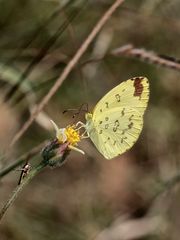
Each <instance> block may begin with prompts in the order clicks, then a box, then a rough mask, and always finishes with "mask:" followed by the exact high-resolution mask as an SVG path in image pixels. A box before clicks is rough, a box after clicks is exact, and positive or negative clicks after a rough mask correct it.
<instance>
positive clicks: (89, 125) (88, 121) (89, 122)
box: [85, 113, 93, 132]
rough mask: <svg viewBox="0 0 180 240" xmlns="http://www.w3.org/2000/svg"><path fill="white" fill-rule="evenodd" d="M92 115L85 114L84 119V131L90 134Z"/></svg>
mask: <svg viewBox="0 0 180 240" xmlns="http://www.w3.org/2000/svg"><path fill="white" fill-rule="evenodd" d="M92 118H93V115H92V113H86V115H85V119H86V127H85V128H86V130H87V131H88V132H90V131H91V130H92V129H93V121H92Z"/></svg>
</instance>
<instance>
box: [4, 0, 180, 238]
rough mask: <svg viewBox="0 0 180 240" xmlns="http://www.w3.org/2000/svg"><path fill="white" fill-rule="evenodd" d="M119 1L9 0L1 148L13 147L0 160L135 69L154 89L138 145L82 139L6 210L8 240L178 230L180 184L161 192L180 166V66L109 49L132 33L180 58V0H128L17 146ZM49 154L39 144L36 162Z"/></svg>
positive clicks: (7, 183) (11, 177) (8, 180)
mask: <svg viewBox="0 0 180 240" xmlns="http://www.w3.org/2000/svg"><path fill="white" fill-rule="evenodd" d="M113 2H114V1H112V0H96V1H95V0H89V1H86V0H76V1H73V0H69V1H68V0H64V1H63V0H59V1H58V0H57V1H56V0H39V1H35V0H16V1H5V0H0V36H1V37H0V94H1V95H0V100H1V104H0V113H1V117H0V146H1V149H0V150H1V154H2V156H3V155H4V154H7V152H8V157H6V158H3V157H2V159H1V161H0V168H1V169H3V168H4V167H6V166H7V165H9V164H10V163H13V162H14V161H16V159H17V158H18V156H20V155H21V154H23V153H25V152H26V151H29V150H30V149H32V148H33V147H34V146H36V145H38V144H39V143H41V142H42V141H43V140H46V139H51V138H53V137H54V135H55V134H54V131H53V129H52V128H51V125H50V122H49V119H53V120H54V121H55V122H56V123H57V124H58V125H59V126H60V127H65V126H67V125H68V124H70V123H72V122H73V119H72V113H71V112H70V113H67V114H62V111H63V110H65V109H68V108H78V107H79V106H80V105H81V104H82V103H88V104H89V108H90V110H92V109H93V106H95V104H96V103H97V101H98V100H99V99H100V98H101V97H102V96H103V95H104V94H105V93H106V92H107V91H109V90H110V89H111V88H112V87H114V86H116V85H118V84H119V83H120V82H122V81H124V80H126V79H128V78H131V77H134V76H146V77H147V78H148V79H149V81H150V91H151V92H150V102H149V106H148V109H147V112H146V114H145V118H144V128H143V131H142V134H141V135H140V138H139V140H138V142H137V143H136V144H135V145H134V146H133V148H132V149H131V150H129V151H128V152H127V153H125V154H123V155H122V156H120V157H117V158H115V159H113V160H112V161H106V160H105V159H104V158H103V157H102V156H101V155H100V154H99V153H98V151H97V150H96V149H95V147H94V146H93V144H92V143H91V142H90V140H84V141H82V142H81V144H80V147H81V149H83V150H84V151H85V152H86V155H85V156H82V155H81V154H79V153H74V152H72V153H71V154H70V156H69V157H68V161H67V163H66V164H65V165H63V166H62V167H61V168H55V169H50V168H46V169H45V170H44V171H42V172H41V173H40V174H39V175H38V176H36V177H35V178H34V179H33V181H32V182H31V183H30V184H29V185H28V186H27V187H26V189H25V190H24V191H23V192H22V193H21V194H20V196H19V197H18V199H17V201H16V202H15V204H14V205H13V206H12V207H11V208H10V209H9V210H8V212H7V214H6V215H5V217H4V219H3V220H2V223H1V225H0V239H1V240H9V239H13V240H41V239H43V240H46V239H48V240H71V239H72V240H76V239H77V240H80V239H98V240H106V239H108V240H110V239H119V240H121V239H122V240H126V239H128V240H130V239H141V240H142V239H144V240H146V239H155V240H157V239H163V240H165V239H170V240H179V234H180V230H179V223H180V217H179V216H180V214H179V198H180V191H179V187H178V184H177V185H176V187H175V188H172V189H171V191H167V192H166V193H165V194H161V195H160V196H158V197H156V198H153V196H154V195H155V194H156V191H157V189H158V188H159V186H160V184H161V183H162V182H164V181H168V180H169V179H171V178H173V176H176V175H177V174H178V173H179V168H180V166H179V156H180V147H179V146H180V140H179V135H180V124H179V117H180V108H179V104H180V72H179V71H178V70H175V69H170V68H167V67H163V66H158V65H157V64H151V63H148V62H146V61H140V59H138V58H127V57H124V56H119V57H117V56H113V55H112V54H110V53H111V51H112V50H114V49H115V48H118V47H121V46H123V45H126V44H129V43H131V44H133V45H134V46H135V47H136V48H144V49H146V50H148V51H153V52H155V53H157V54H164V55H167V56H173V57H175V58H177V59H178V58H180V48H179V39H180V2H179V1H178V0H174V1H162V0H153V1H148V0H142V1H140V0H134V1H130V0H127V1H125V2H124V3H123V5H122V6H121V7H119V8H118V10H117V11H116V12H115V14H113V16H112V17H111V18H110V19H109V21H108V23H107V24H106V25H105V26H104V27H103V29H102V30H101V31H100V33H99V34H98V35H97V37H96V38H95V39H94V41H93V43H92V44H91V45H90V47H89V48H88V51H86V53H85V54H84V56H83V57H82V58H81V59H80V61H79V63H78V64H77V65H76V67H75V68H74V70H73V71H72V72H71V74H70V75H69V76H68V78H67V79H66V80H65V81H64V82H63V84H62V86H61V87H60V89H59V90H58V91H57V93H56V94H55V95H54V96H53V98H52V99H51V100H50V101H49V103H48V105H47V106H46V107H45V109H44V110H43V112H42V113H41V114H40V115H39V117H38V118H37V119H36V121H35V122H34V123H33V124H32V125H31V127H30V128H29V130H28V131H27V132H26V133H25V134H24V136H23V137H22V138H21V139H20V141H18V143H17V144H16V145H15V146H14V147H13V149H12V148H9V143H10V141H11V140H12V138H13V136H14V134H15V133H16V132H17V131H18V130H19V129H20V128H21V126H22V125H23V123H24V122H25V121H26V120H27V119H28V118H29V116H30V113H31V112H32V111H33V109H34V107H35V106H36V104H37V103H38V102H40V100H41V99H42V98H43V96H45V95H46V94H47V92H48V91H49V89H50V88H51V87H52V86H53V84H54V82H55V81H56V79H57V78H58V76H59V75H60V74H61V72H62V71H63V69H64V67H65V66H66V64H67V63H68V61H69V60H70V59H71V57H72V56H73V55H74V53H75V52H76V51H77V49H78V48H79V47H80V45H81V44H82V42H83V41H84V39H85V37H86V36H87V35H88V34H89V33H90V31H91V30H92V28H93V27H94V25H95V24H96V22H97V21H98V20H99V19H100V18H101V17H102V15H103V13H104V12H105V11H106V10H107V9H108V8H109V7H110V5H111V4H112V3H113ZM13 86H16V88H13ZM12 89H15V90H14V92H13V94H12ZM10 92H11V94H10ZM4 99H6V101H4ZM82 120H83V116H82ZM40 158H41V156H40V153H39V154H38V156H37V157H36V158H35V159H33V161H32V165H33V164H34V163H35V162H37V161H40ZM19 175H20V173H19V172H18V171H12V172H11V173H9V174H8V175H7V176H5V177H4V178H3V179H2V180H1V182H0V203H1V206H3V203H4V202H5V201H6V200H7V198H8V197H9V195H10V194H11V192H12V191H13V189H14V188H15V187H16V186H17V182H18V178H19Z"/></svg>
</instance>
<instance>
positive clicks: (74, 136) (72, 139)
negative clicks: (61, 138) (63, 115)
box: [65, 125, 81, 145]
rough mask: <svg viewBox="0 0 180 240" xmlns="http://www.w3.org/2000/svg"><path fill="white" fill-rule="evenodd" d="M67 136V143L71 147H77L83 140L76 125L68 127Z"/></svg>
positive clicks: (66, 129)
mask: <svg viewBox="0 0 180 240" xmlns="http://www.w3.org/2000/svg"><path fill="white" fill-rule="evenodd" d="M65 135H66V137H67V141H68V142H69V143H70V144H71V145H77V143H78V142H80V140H81V138H80V135H79V131H77V130H76V129H75V125H72V126H68V127H66V128H65Z"/></svg>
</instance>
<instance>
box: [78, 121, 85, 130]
mask: <svg viewBox="0 0 180 240" xmlns="http://www.w3.org/2000/svg"><path fill="white" fill-rule="evenodd" d="M78 126H80V127H79V128H77V129H76V130H79V129H81V128H82V127H85V124H84V123H83V122H81V121H79V122H77V123H76V127H78Z"/></svg>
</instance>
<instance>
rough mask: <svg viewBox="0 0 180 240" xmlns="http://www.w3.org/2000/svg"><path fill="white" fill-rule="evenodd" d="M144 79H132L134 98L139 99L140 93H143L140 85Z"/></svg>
mask: <svg viewBox="0 0 180 240" xmlns="http://www.w3.org/2000/svg"><path fill="white" fill-rule="evenodd" d="M143 79H144V78H143V77H136V78H133V81H134V88H135V90H134V96H135V97H140V96H141V94H142V92H143V85H142V80H143Z"/></svg>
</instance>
